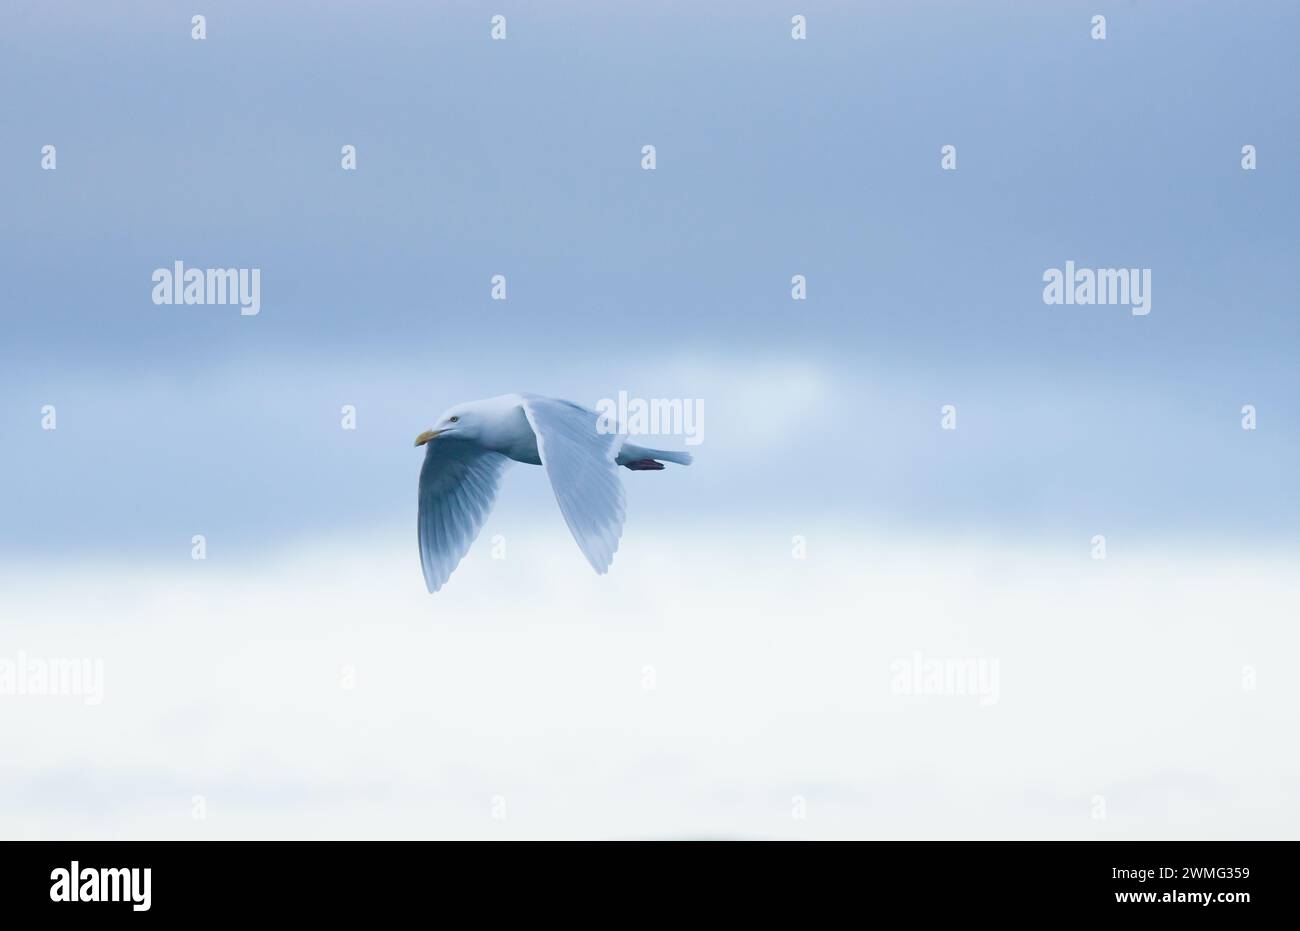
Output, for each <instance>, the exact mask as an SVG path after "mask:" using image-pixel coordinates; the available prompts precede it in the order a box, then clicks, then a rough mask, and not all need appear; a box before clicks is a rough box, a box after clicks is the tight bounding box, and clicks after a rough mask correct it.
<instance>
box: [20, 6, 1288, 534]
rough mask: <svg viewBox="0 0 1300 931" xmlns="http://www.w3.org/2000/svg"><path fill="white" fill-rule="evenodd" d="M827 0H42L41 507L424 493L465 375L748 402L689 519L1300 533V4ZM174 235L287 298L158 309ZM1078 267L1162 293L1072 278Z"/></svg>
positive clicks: (28, 267)
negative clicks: (794, 280)
mask: <svg viewBox="0 0 1300 931" xmlns="http://www.w3.org/2000/svg"><path fill="white" fill-rule="evenodd" d="M791 9H792V10H793V9H794V8H793V7H792V8H791ZM798 9H799V11H801V12H803V13H804V14H805V15H806V16H807V17H808V19H809V34H810V39H809V40H808V41H806V42H794V41H791V39H790V37H789V15H790V12H789V11H787V10H786V9H785V8H784V7H780V8H778V6H777V5H774V4H752V3H721V4H709V5H707V6H706V7H705V8H699V5H696V4H685V3H666V4H657V5H656V6H655V8H654V9H653V10H652V11H635V12H634V11H632V10H630V9H620V8H615V9H607V8H605V7H604V5H599V6H598V5H594V4H590V3H567V4H566V3H561V4H548V5H546V6H545V7H543V6H540V5H535V4H527V5H518V6H517V8H514V9H512V8H511V7H510V6H508V5H507V6H505V7H502V8H501V9H500V10H498V9H497V8H496V7H491V8H489V6H485V5H483V4H476V3H464V4H452V5H439V6H438V7H437V8H436V9H435V7H433V6H432V5H429V4H422V3H380V4H372V5H367V6H366V8H365V9H364V10H361V9H355V8H353V7H352V6H351V5H349V4H343V3H326V4H321V5H314V6H305V5H295V4H287V5H281V4H262V3H238V2H236V3H223V4H220V5H218V6H214V7H211V8H210V9H209V10H208V11H207V14H206V15H207V16H208V35H209V37H208V39H207V40H206V41H203V42H195V41H193V40H191V38H190V37H189V28H190V27H189V16H190V11H188V10H187V11H180V10H178V9H176V8H174V5H172V4H165V3H133V4H124V5H119V6H112V5H109V6H101V5H94V6H89V5H88V6H87V7H86V8H85V9H80V8H66V7H58V6H51V5H48V4H39V3H26V2H18V3H11V4H6V7H5V10H4V12H3V13H0V17H3V25H4V28H3V29H2V30H0V53H2V54H0V79H3V81H4V83H5V85H6V86H9V87H11V88H15V89H17V92H16V93H11V94H9V95H6V100H5V105H4V112H3V124H4V140H5V144H4V145H3V146H2V147H0V186H3V188H2V190H3V197H4V201H5V203H6V210H5V219H4V222H3V224H2V225H0V262H2V263H3V272H4V280H5V292H6V293H5V297H4V306H5V308H6V313H5V339H4V342H3V344H0V388H2V389H3V394H4V398H5V402H4V403H3V404H0V435H2V436H3V438H4V444H5V449H6V456H5V458H4V462H3V465H0V475H3V478H4V481H5V485H6V486H7V487H8V488H10V489H13V490H15V491H16V494H14V495H11V496H7V497H8V498H9V500H8V501H6V503H5V509H6V511H7V512H8V514H7V519H6V520H5V521H4V523H3V529H0V546H3V547H5V548H7V549H14V548H20V549H21V548H28V547H31V546H35V547H36V548H37V549H39V550H40V551H42V552H44V553H46V554H57V553H59V552H63V551H65V550H67V551H68V552H72V551H85V550H97V549H118V548H121V547H125V548H127V549H128V550H132V549H146V550H156V551H158V552H166V551H171V550H173V549H174V547H175V540H176V539H178V538H183V539H186V540H188V537H189V534H190V533H191V532H195V531H193V530H192V528H195V527H202V528H205V529H208V530H209V532H213V531H212V530H211V528H217V530H216V532H218V533H220V534H223V535H225V536H227V537H228V538H235V537H237V538H238V539H239V545H240V547H241V548H243V547H247V546H249V545H252V544H253V543H255V542H257V541H274V540H276V539H281V538H288V537H291V536H294V535H296V534H302V533H313V532H317V531H321V530H325V529H331V528H334V529H337V528H346V527H348V526H353V525H364V524H368V523H383V522H388V521H392V522H400V521H402V520H405V519H406V517H407V514H408V512H409V511H410V510H411V509H412V507H413V495H414V491H413V489H414V481H415V474H416V470H417V468H418V453H416V452H414V451H412V450H411V449H410V448H409V440H410V437H412V436H414V434H415V433H417V432H419V430H421V429H423V428H424V427H426V426H427V425H428V423H429V422H430V421H431V419H432V418H433V417H434V416H435V415H436V414H437V413H438V412H440V411H441V410H443V409H444V408H445V407H447V406H448V405H450V404H452V403H455V402H457V401H461V400H465V399H468V398H473V397H481V396H486V395H493V394H497V393H501V392H505V391H512V390H531V391H537V392H541V393H550V394H557V395H565V396H569V397H572V398H574V399H575V400H579V401H584V402H586V403H589V404H594V403H595V401H596V400H597V399H599V398H601V397H611V396H613V395H615V394H616V393H617V391H618V390H620V389H626V390H629V391H630V392H632V393H633V394H640V395H642V396H653V397H699V398H702V399H703V400H704V403H705V407H706V410H707V411H708V413H709V422H710V431H709V436H708V438H707V439H706V442H705V443H704V444H703V445H702V446H701V447H700V449H699V450H698V451H697V452H698V453H699V456H698V457H697V459H698V462H697V466H695V467H693V472H692V473H691V474H690V476H689V479H687V478H685V477H683V476H676V477H672V478H669V479H668V480H667V481H664V482H660V483H658V485H653V484H652V483H650V482H648V481H644V482H638V484H637V487H636V488H635V490H634V492H633V497H632V507H633V513H634V514H635V513H636V511H637V509H638V508H640V509H641V510H642V512H643V513H644V514H646V515H647V518H646V519H650V518H649V516H648V515H651V514H653V515H657V518H662V519H666V520H672V521H682V520H702V521H705V522H710V521H713V520H724V519H735V518H737V517H738V516H743V515H745V514H752V513H754V512H755V511H756V510H759V509H762V510H763V511H764V512H765V513H768V514H781V515H788V517H789V520H790V521H793V522H797V521H798V520H799V519H800V518H801V516H804V515H807V516H809V517H811V516H821V515H827V514H831V515H835V514H838V515H842V516H843V517H844V518H845V519H846V520H847V521H851V522H852V523H853V524H856V525H870V526H886V527H890V528H895V529H898V530H908V531H911V532H916V533H922V534H924V533H930V532H935V533H938V532H945V531H952V530H961V531H963V532H965V531H973V532H980V533H988V534H993V535H1001V534H1005V535H1013V536H1014V535H1024V534H1039V533H1047V534H1050V535H1061V534H1074V535H1077V534H1079V533H1082V532H1084V531H1085V530H1087V535H1091V533H1092V532H1095V531H1094V530H1093V529H1089V528H1095V527H1097V526H1102V525H1104V526H1107V527H1116V526H1123V527H1124V532H1126V533H1134V534H1141V535H1143V536H1147V537H1154V536H1160V535H1162V534H1163V535H1169V534H1186V533H1191V534H1193V535H1205V536H1209V537H1212V536H1213V535H1215V534H1220V533H1231V534H1236V535H1244V536H1246V537H1255V536H1261V537H1278V536H1281V537H1284V538H1287V539H1291V540H1294V537H1295V530H1294V528H1295V525H1296V519H1297V517H1300V504H1298V503H1297V496H1296V495H1294V494H1293V484H1292V481H1293V480H1292V478H1291V477H1292V476H1294V474H1295V473H1296V471H1297V467H1300V441H1298V437H1300V413H1298V412H1297V405H1296V398H1297V397H1300V377H1298V376H1297V369H1296V365H1295V358H1296V350H1297V348H1300V337H1298V334H1297V323H1296V319H1297V315H1296V297H1295V293H1296V292H1295V281H1294V269H1295V267H1296V249H1297V235H1296V232H1295V222H1294V218H1295V216H1296V215H1297V207H1298V206H1300V204H1297V181H1296V178H1297V175H1296V172H1295V171H1294V170H1293V167H1292V166H1294V165H1295V164H1296V162H1297V157H1298V156H1300V152H1298V151H1297V150H1298V146H1297V143H1298V142H1300V138H1298V136H1300V130H1298V129H1297V127H1300V119H1297V118H1298V117H1300V113H1298V112H1297V109H1298V106H1300V105H1298V104H1297V99H1296V95H1295V93H1294V91H1295V88H1296V86H1297V85H1298V83H1300V82H1298V81H1297V78H1298V77H1300V75H1297V68H1298V66H1297V63H1296V59H1295V55H1294V42H1293V36H1294V30H1293V28H1288V27H1294V26H1295V25H1296V24H1297V19H1300V12H1298V11H1297V10H1296V9H1295V7H1294V5H1291V4H1284V3H1257V4H1250V5H1247V6H1245V7H1244V8H1240V9H1236V8H1234V9H1233V10H1231V11H1230V12H1228V11H1225V10H1223V9H1222V8H1221V7H1216V6H1215V5H1213V4H1208V3H1186V4H1179V5H1178V6H1177V8H1176V10H1171V9H1170V8H1168V7H1165V6H1161V5H1157V4H1136V3H1117V4H1113V5H1111V6H1110V7H1109V8H1108V9H1103V8H1102V7H1099V6H1097V5H1096V4H1074V3H1060V4H1037V5H1029V4H970V3H950V4H935V5H933V6H932V7H931V8H930V9H928V11H927V12H925V13H922V12H920V11H919V9H918V8H917V7H916V6H914V5H908V4H896V3H895V4H870V5H868V4H843V3H836V4H830V3H815V4H803V5H799V6H798ZM493 12H504V13H505V14H507V16H508V18H509V36H510V37H509V39H508V40H507V41H506V42H491V41H489V40H488V37H487V19H488V16H489V15H490V14H491V13H493ZM1096 12H1103V13H1105V14H1106V15H1107V17H1108V33H1109V35H1108V38H1107V39H1106V40H1105V41H1104V42H1097V41H1093V40H1092V39H1091V38H1090V37H1089V20H1090V18H1091V16H1092V14H1093V13H1096ZM47 143H53V144H55V145H57V147H58V169H57V170H56V171H52V172H46V171H41V170H40V169H39V153H40V147H41V146H42V145H44V144H47ZM345 143H350V144H354V145H356V146H357V148H358V160H359V170H358V171H356V172H344V171H342V170H341V169H340V167H339V158H340V155H339V149H340V147H341V146H342V145H343V144H345ZM646 143H653V144H654V145H656V146H657V149H658V160H659V167H658V168H657V170H656V171H654V172H645V171H641V170H640V168H639V160H640V148H641V146H642V145H643V144H646ZM1247 143H1250V144H1253V145H1256V146H1257V148H1258V151H1259V169H1258V170H1256V171H1254V172H1246V171H1242V170H1241V168H1240V167H1239V160H1240V149H1241V146H1242V145H1243V144H1247ZM945 144H953V145H956V146H957V149H958V170H957V171H955V172H943V171H941V170H940V169H939V148H940V146H942V145H945ZM177 259H180V260H182V261H185V262H186V263H188V264H190V265H197V266H208V265H218V266H255V267H259V268H261V269H262V304H263V311H262V313H261V314H260V315H259V316H258V317H255V318H241V317H240V316H239V315H238V313H237V312H236V311H235V310H234V309H232V308H225V307H175V306H155V305H153V304H152V303H151V302H150V299H149V296H150V290H151V282H150V274H151V272H152V270H153V269H154V268H156V267H160V266H163V267H165V266H170V264H171V263H172V262H173V261H175V260H177ZM1067 259H1073V260H1074V261H1076V262H1077V263H1079V264H1080V265H1094V266H1112V265H1114V266H1133V267H1150V268H1152V270H1153V280H1154V285H1153V292H1154V293H1153V302H1152V312H1151V314H1150V315H1149V316H1147V317H1142V318H1137V317H1132V316H1130V315H1129V314H1128V312H1127V310H1125V309H1124V308H1122V307H1077V306H1074V307H1061V306H1051V307H1049V306H1046V305H1044V304H1043V302H1042V300H1041V290H1042V283H1041V275H1042V272H1043V270H1044V269H1046V268H1049V267H1060V266H1062V265H1063V264H1064V262H1065V261H1066V260H1067ZM498 273H500V274H505V275H506V276H507V277H508V281H509V300H508V301H506V302H504V303H501V302H493V301H491V300H489V296H488V295H489V287H488V282H489V279H490V277H491V276H492V275H493V274H498ZM796 273H801V274H805V275H807V276H808V281H809V299H808V300H807V301H806V302H803V303H796V302H793V301H791V300H790V297H789V287H790V285H789V280H790V276H791V275H792V274H796ZM786 380H789V381H790V388H789V391H788V392H784V393H785V394H786V395H788V396H789V397H791V398H793V399H794V401H793V402H792V403H794V404H795V405H796V406H797V408H798V409H797V410H796V411H794V412H789V413H787V414H785V415H782V416H781V417H779V418H777V417H774V418H773V419H772V420H771V421H770V423H765V422H764V419H763V417H761V416H754V413H753V411H752V410H751V411H749V412H748V415H747V416H745V417H743V418H742V415H741V413H740V412H741V411H742V410H743V409H745V408H748V407H752V406H759V405H762V404H767V403H772V398H773V397H774V396H775V397H780V396H782V394H783V390H782V387H783V382H784V381H786ZM345 403H352V404H356V405H357V406H358V408H359V414H360V429H359V430H358V431H357V432H356V433H355V434H344V433H342V432H341V431H340V430H339V429H338V410H339V407H340V405H342V404H345ZM949 403H951V404H955V405H956V406H957V408H958V411H959V429H958V431H957V432H956V433H955V434H941V433H940V432H939V430H938V419H939V408H940V406H941V405H943V404H949ZM1246 403H1250V404H1254V405H1256V407H1257V409H1258V411H1259V422H1260V427H1259V429H1258V430H1257V431H1255V432H1254V433H1246V432H1245V431H1242V430H1240V429H1239V426H1238V423H1239V419H1240V414H1239V410H1240V407H1241V405H1242V404H1246ZM43 404H55V405H56V407H57V408H58V411H59V418H60V420H59V429H58V431H57V432H56V433H54V434H49V433H46V432H43V431H41V430H39V429H38V427H39V410H40V407H41V405H43ZM742 419H743V420H744V424H745V426H744V427H743V428H741V427H739V426H735V425H736V424H738V423H739V422H740V421H741V420H742ZM729 424H731V425H732V426H730V427H729V426H728V425H729ZM778 437H779V440H778ZM658 477H659V478H662V476H658ZM632 478H634V479H641V478H643V477H642V476H633V477H632ZM670 482H671V484H670ZM774 489H779V492H778V493H776V494H774V493H773V491H774ZM774 498H775V499H776V500H773V499H774ZM518 506H519V507H521V508H522V509H523V510H524V511H529V510H530V509H531V510H534V511H536V512H537V513H538V514H544V515H545V518H546V519H547V520H549V519H551V517H552V515H551V514H550V510H549V509H550V508H551V507H552V505H551V502H549V500H547V496H546V495H544V494H542V495H535V496H534V495H529V496H527V498H526V500H525V501H524V502H522V503H521V504H520V505H518ZM666 507H667V508H668V510H665V508H666Z"/></svg>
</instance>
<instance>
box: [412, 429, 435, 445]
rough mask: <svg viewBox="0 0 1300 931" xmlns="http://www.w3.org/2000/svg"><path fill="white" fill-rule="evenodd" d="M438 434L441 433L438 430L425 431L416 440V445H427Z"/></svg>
mask: <svg viewBox="0 0 1300 931" xmlns="http://www.w3.org/2000/svg"><path fill="white" fill-rule="evenodd" d="M438 432H439V431H437V430H425V431H424V432H423V433H421V434H420V435H419V436H417V437H416V438H415V445H416V446H423V445H424V444H425V443H427V442H429V441H430V440H431V439H433V438H434V437H435V436H437V435H438Z"/></svg>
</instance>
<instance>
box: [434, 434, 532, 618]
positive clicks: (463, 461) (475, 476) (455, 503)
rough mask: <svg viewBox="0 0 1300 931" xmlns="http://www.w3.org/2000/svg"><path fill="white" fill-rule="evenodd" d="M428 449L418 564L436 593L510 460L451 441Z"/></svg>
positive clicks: (474, 534)
mask: <svg viewBox="0 0 1300 931" xmlns="http://www.w3.org/2000/svg"><path fill="white" fill-rule="evenodd" d="M425 448H426V450H427V452H426V453H425V454H424V466H423V468H421V469H420V517H419V531H420V564H421V565H422V566H423V567H424V584H425V585H426V586H427V587H428V589H429V591H431V592H436V591H437V590H438V589H440V588H442V586H443V583H444V582H446V581H447V579H448V577H449V576H450V575H451V573H452V570H453V569H455V568H456V566H457V565H459V563H460V561H461V559H462V558H464V556H465V553H466V552H468V551H469V546H470V544H471V543H473V542H474V538H475V537H477V536H478V532H479V529H480V528H481V527H482V526H483V520H484V518H486V517H487V514H488V511H490V510H492V502H493V501H494V500H495V499H496V496H497V484H498V483H499V482H500V480H501V472H502V470H503V469H504V468H505V467H506V463H508V462H509V461H510V460H509V459H507V458H506V457H505V456H503V455H501V454H500V453H494V452H490V451H488V450H486V449H482V448H481V447H478V446H476V445H474V444H473V443H466V442H464V441H461V440H456V439H452V438H451V437H448V438H446V439H441V440H433V441H432V442H431V443H429V444H428V446H427V447H425Z"/></svg>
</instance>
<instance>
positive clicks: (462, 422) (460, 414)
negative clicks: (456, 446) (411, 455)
mask: <svg viewBox="0 0 1300 931" xmlns="http://www.w3.org/2000/svg"><path fill="white" fill-rule="evenodd" d="M479 426H480V425H479V423H478V417H477V415H476V414H474V412H472V411H469V410H466V409H465V408H463V407H453V408H452V409H451V410H449V411H447V413H445V414H443V415H442V416H441V417H439V418H438V422H437V424H436V425H435V426H434V428H433V429H432V430H425V431H424V432H423V433H421V434H420V435H419V436H417V437H416V438H415V445H416V446H423V445H424V444H426V443H428V442H429V441H430V440H433V439H436V438H438V437H453V436H454V437H458V438H460V439H463V440H472V439H476V438H477V437H478V433H479Z"/></svg>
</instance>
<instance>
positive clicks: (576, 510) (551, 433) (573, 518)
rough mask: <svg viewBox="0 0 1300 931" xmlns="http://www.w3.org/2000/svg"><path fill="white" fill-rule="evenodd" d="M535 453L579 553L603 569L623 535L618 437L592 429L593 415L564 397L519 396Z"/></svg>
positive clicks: (608, 562) (594, 424) (622, 498)
mask: <svg viewBox="0 0 1300 931" xmlns="http://www.w3.org/2000/svg"><path fill="white" fill-rule="evenodd" d="M522 400H523V407H524V414H525V416H527V418H528V423H529V424H530V425H531V426H532V428H533V433H534V434H536V436H537V453H538V456H539V457H540V458H541V460H542V465H543V467H545V469H546V477H547V478H549V479H550V480H551V489H552V490H553V491H554V492H555V500H556V502H557V503H558V504H559V506H560V513H561V514H563V515H564V522H565V523H566V524H568V525H569V532H570V533H572V534H573V539H574V540H576V541H577V543H578V548H579V549H580V550H582V555H584V556H586V557H587V562H589V563H591V567H592V568H593V569H595V570H596V571H597V572H599V573H601V574H604V573H605V572H606V571H607V570H608V569H609V567H610V564H611V563H612V562H613V561H614V554H615V553H616V552H617V551H618V541H619V538H620V537H621V536H622V535H623V520H624V517H625V514H626V504H625V500H624V497H623V483H622V482H620V481H619V478H618V466H617V465H615V463H614V457H615V456H616V455H617V454H618V447H619V446H620V445H621V443H622V439H623V438H622V437H621V436H619V435H618V434H616V433H601V432H599V431H598V430H597V420H598V415H597V414H596V412H595V411H589V410H587V409H586V408H583V407H580V406H578V405H577V404H574V403H572V402H570V401H559V400H555V399H553V398H542V397H536V396H533V395H524V396H523V399H522Z"/></svg>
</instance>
